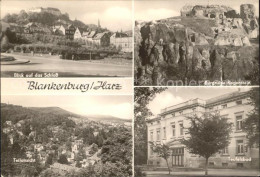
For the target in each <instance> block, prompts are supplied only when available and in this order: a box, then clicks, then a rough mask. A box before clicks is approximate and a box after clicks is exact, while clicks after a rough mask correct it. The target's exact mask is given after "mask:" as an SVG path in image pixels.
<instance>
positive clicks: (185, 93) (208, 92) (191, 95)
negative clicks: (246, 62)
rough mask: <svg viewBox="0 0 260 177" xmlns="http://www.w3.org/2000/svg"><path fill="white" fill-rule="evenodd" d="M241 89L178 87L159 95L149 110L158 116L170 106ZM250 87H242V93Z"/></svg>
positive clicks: (151, 103) (149, 106)
mask: <svg viewBox="0 0 260 177" xmlns="http://www.w3.org/2000/svg"><path fill="white" fill-rule="evenodd" d="M238 88H239V87H224V88H223V87H192V88H191V87H181V88H180V87H178V88H176V87H175V88H169V89H167V90H165V91H163V92H161V93H160V94H157V95H156V97H155V98H154V99H153V101H151V102H150V104H149V105H148V108H149V109H150V110H151V112H152V113H153V114H154V116H156V115H157V114H159V113H160V112H161V109H164V108H166V107H169V106H173V105H176V104H179V103H182V102H185V101H188V100H190V99H196V98H200V99H204V100H206V99H209V98H213V97H217V96H220V95H223V94H226V93H231V92H235V91H238ZM249 89H250V87H241V88H240V90H241V91H247V90H249Z"/></svg>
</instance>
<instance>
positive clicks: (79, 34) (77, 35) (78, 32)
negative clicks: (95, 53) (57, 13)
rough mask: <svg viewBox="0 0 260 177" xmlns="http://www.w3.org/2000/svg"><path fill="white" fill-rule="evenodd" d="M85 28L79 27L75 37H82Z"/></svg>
mask: <svg viewBox="0 0 260 177" xmlns="http://www.w3.org/2000/svg"><path fill="white" fill-rule="evenodd" d="M82 34H83V29H80V28H78V27H77V29H76V31H75V33H74V39H82Z"/></svg>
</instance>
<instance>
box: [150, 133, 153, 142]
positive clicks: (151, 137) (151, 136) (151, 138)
mask: <svg viewBox="0 0 260 177" xmlns="http://www.w3.org/2000/svg"><path fill="white" fill-rule="evenodd" d="M150 141H153V132H151V133H150Z"/></svg>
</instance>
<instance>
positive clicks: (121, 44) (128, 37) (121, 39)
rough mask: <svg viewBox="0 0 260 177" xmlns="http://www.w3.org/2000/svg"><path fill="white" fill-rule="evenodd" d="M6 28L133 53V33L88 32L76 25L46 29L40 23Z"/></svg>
mask: <svg viewBox="0 0 260 177" xmlns="http://www.w3.org/2000/svg"><path fill="white" fill-rule="evenodd" d="M6 26H7V27H8V28H9V29H10V30H11V31H13V32H15V33H16V34H17V35H22V34H35V33H40V34H47V35H57V36H64V37H65V38H66V39H69V40H80V41H83V42H85V43H86V44H92V45H98V46H102V47H108V46H115V47H116V48H120V50H121V51H123V52H132V33H131V32H115V33H113V32H110V31H104V32H100V30H99V29H97V30H90V29H88V30H86V29H83V28H80V27H76V26H74V25H68V26H65V25H62V24H57V25H54V26H52V27H50V28H49V27H46V26H43V25H41V24H38V23H34V22H30V23H28V24H26V25H24V26H20V25H18V24H14V23H12V24H11V23H9V24H7V23H6Z"/></svg>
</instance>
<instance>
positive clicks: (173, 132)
mask: <svg viewBox="0 0 260 177" xmlns="http://www.w3.org/2000/svg"><path fill="white" fill-rule="evenodd" d="M172 136H173V137H174V136H175V124H173V125H172Z"/></svg>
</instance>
